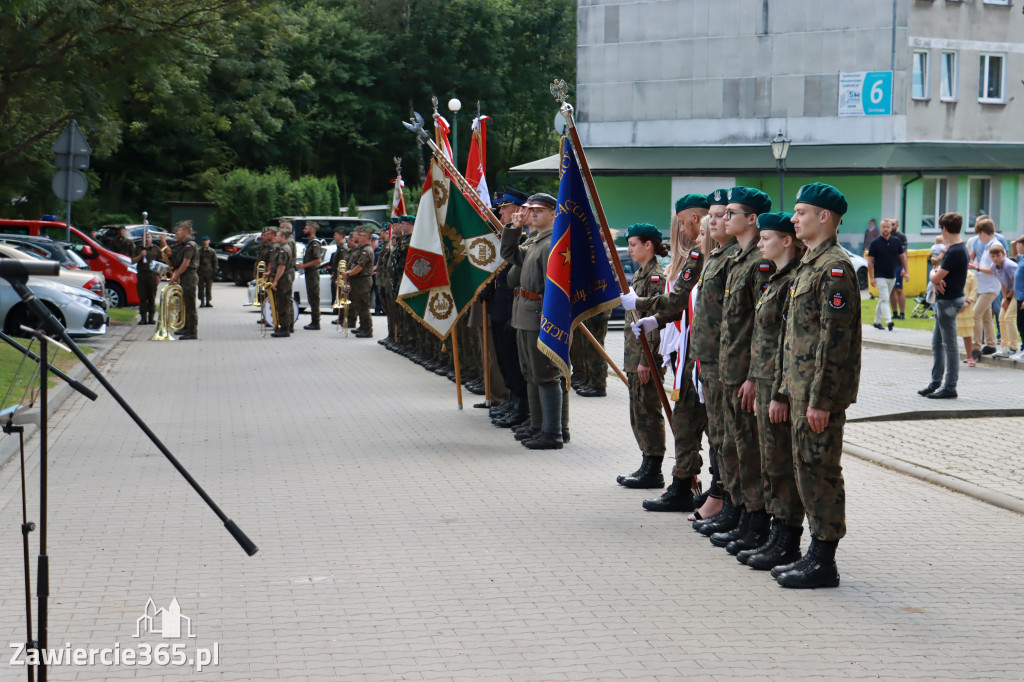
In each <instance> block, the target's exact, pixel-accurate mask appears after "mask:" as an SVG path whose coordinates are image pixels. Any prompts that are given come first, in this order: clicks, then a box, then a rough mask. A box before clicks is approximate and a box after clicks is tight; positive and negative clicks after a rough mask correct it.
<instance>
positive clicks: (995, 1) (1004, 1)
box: [985, 0, 1010, 5]
mask: <svg viewBox="0 0 1024 682" xmlns="http://www.w3.org/2000/svg"><path fill="white" fill-rule="evenodd" d="M985 4H986V5H1009V4H1010V0H985Z"/></svg>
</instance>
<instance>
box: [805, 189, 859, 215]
mask: <svg viewBox="0 0 1024 682" xmlns="http://www.w3.org/2000/svg"><path fill="white" fill-rule="evenodd" d="M796 203H798V204H810V205H811V206H817V207H818V208H824V209H825V210H828V211H832V212H833V213H836V214H838V215H840V216H842V215H846V210H847V208H849V205H848V204H847V203H846V197H844V196H843V193H842V192H840V191H839V190H837V189H836V188H835V187H833V186H832V185H826V184H825V183H823V182H812V183H811V184H809V185H804V186H803V187H801V188H800V190H799V191H798V192H797V193H796Z"/></svg>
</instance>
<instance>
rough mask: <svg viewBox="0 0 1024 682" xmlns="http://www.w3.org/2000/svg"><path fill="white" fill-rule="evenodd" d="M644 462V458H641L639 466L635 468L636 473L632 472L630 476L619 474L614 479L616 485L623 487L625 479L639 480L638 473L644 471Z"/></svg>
mask: <svg viewBox="0 0 1024 682" xmlns="http://www.w3.org/2000/svg"><path fill="white" fill-rule="evenodd" d="M646 460H647V458H646V457H641V458H640V466H639V467H638V468H637V470H636V471H634V472H633V473H631V474H619V475H618V476H616V477H615V482H616V483H618V484H619V485H623V483H622V482H623V481H625V480H626V479H627V478H639V476H640V473H641V472H642V471H643V470H644V462H645V461H646Z"/></svg>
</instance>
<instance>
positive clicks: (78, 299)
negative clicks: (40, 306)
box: [0, 277, 110, 337]
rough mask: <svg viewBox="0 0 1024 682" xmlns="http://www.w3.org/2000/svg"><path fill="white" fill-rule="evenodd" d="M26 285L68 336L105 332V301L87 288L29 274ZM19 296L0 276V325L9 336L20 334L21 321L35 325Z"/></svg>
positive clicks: (94, 334)
mask: <svg viewBox="0 0 1024 682" xmlns="http://www.w3.org/2000/svg"><path fill="white" fill-rule="evenodd" d="M28 288H29V289H30V290H31V291H32V293H33V294H35V295H36V298H38V299H39V300H40V301H42V302H43V303H44V304H45V305H46V307H47V308H49V309H50V312H52V313H53V314H54V315H55V316H56V317H57V319H58V320H59V321H60V323H61V324H62V325H64V328H65V329H67V331H68V334H69V335H70V336H72V337H76V336H78V337H82V336H85V337H88V336H100V335H102V334H106V333H107V323H108V322H109V321H110V317H109V316H108V315H107V305H106V301H105V300H104V299H103V297H102V296H97V295H96V294H94V293H92V292H91V291H89V290H88V289H79V288H75V287H69V286H68V285H66V284H61V283H60V282H55V281H51V280H46V279H41V278H38V277H30V278H29V280H28ZM33 319H34V318H33V317H32V316H31V315H30V314H29V311H28V308H27V306H26V305H25V303H24V301H22V300H21V296H19V295H18V293H17V292H16V291H14V287H12V286H11V285H10V284H8V282H7V280H5V279H0V328H2V329H3V330H4V331H5V332H6V333H7V334H9V335H11V336H24V334H25V332H23V331H21V329H20V327H21V325H25V326H27V327H32V326H35V325H34V322H33Z"/></svg>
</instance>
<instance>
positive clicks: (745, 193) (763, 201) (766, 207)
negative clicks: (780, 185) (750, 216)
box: [729, 187, 772, 214]
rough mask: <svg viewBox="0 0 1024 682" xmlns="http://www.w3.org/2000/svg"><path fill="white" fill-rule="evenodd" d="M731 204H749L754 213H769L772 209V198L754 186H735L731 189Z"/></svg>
mask: <svg viewBox="0 0 1024 682" xmlns="http://www.w3.org/2000/svg"><path fill="white" fill-rule="evenodd" d="M729 203H730V204H743V205H744V206H749V207H750V210H751V211H753V212H754V213H758V214H760V213H767V212H768V211H770V210H772V198H771V197H770V196H768V195H767V194H765V193H764V192H762V191H761V190H759V189H755V188H753V187H733V188H732V189H731V190H729Z"/></svg>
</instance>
